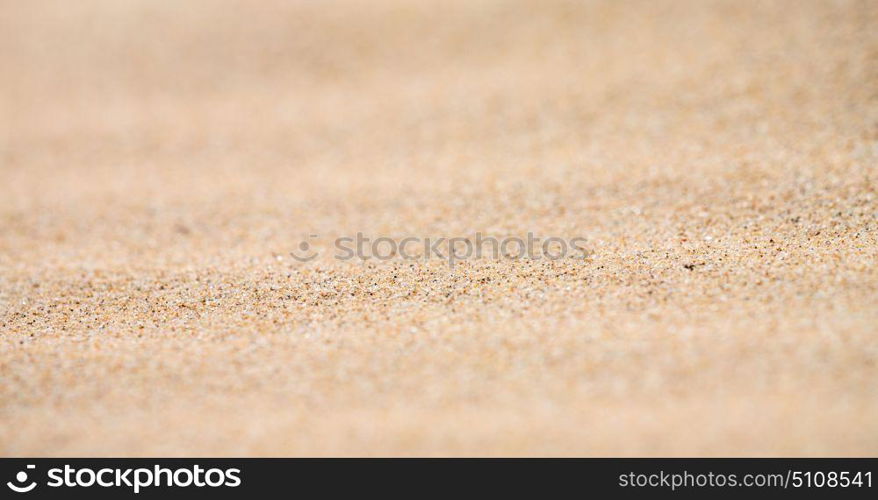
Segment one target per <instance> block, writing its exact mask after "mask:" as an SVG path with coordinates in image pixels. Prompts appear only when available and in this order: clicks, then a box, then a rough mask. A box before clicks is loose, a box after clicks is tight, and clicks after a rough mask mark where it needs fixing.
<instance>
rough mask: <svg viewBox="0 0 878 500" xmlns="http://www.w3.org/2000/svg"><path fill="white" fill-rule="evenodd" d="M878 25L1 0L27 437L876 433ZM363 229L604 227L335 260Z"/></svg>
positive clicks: (547, 11) (7, 433) (676, 443)
mask: <svg viewBox="0 0 878 500" xmlns="http://www.w3.org/2000/svg"><path fill="white" fill-rule="evenodd" d="M876 26H878V3H876V2H874V1H871V0H861V1H856V0H854V1H832V2H830V1H826V2H816V1H789V2H751V1H740V0H731V1H722V2H718V1H674V2H671V1H626V2H621V1H620V2H595V1H585V2H574V1H546V0H534V1H532V2H521V1H482V2H475V1H464V0H461V1H455V2H449V1H441V2H439V1H437V2H435V3H428V2H411V1H402V0H400V1H382V2H376V1H372V0H369V1H366V0H363V1H345V2H340V1H330V2H306V1H301V2H278V3H274V2H255V3H254V2H243V1H241V2H239V1H222V2H220V1H212V2H206V1H205V2H198V1H187V2H170V1H169V2H153V1H146V0H144V1H120V0H106V1H81V2H61V1H58V2H43V1H39V2H17V1H11V0H9V1H3V2H0V155H2V156H0V162H2V163H0V231H2V236H0V452H2V453H3V454H4V455H72V454H87V455H144V454H154V455H178V454H196V455H218V454H231V455H250V454H254V455H257V454H258V455H299V454H305V455H327V454H345V455H375V454H392V455H446V454H454V455H457V454H465V455H496V454H510V455H518V454H536V455H616V454H624V455H631V454H647V455H694V454H705V455H776V454H783V455H787V454H789V455H817V454H820V455H822V454H827V455H838V454H853V455H874V454H876V453H878V364H876V360H878V268H876V256H878V242H876V228H878V219H876V218H878V198H876V176H878V172H876V165H878V129H876V127H878V125H876V124H878V29H876ZM357 231H362V232H364V233H366V234H369V235H373V236H379V235H387V236H392V237H400V236H405V235H418V236H471V235H473V234H474V233H475V232H477V231H481V232H483V233H486V234H492V235H496V236H508V235H523V234H526V233H527V232H528V231H533V232H534V233H537V234H538V235H543V236H549V235H558V236H562V237H573V236H584V237H586V238H588V240H589V245H590V247H591V249H592V250H593V251H594V252H595V253H594V256H593V257H591V258H589V259H587V260H563V261H555V262H547V261H527V260H517V261H516V260H501V261H490V260H482V261H476V262H468V263H464V264H461V265H459V266H457V267H455V268H454V269H453V270H449V269H448V267H447V266H446V265H445V264H443V263H441V262H439V261H434V262H428V263H422V262H419V263H410V262H402V261H393V262H387V263H381V262H373V263H367V264H365V265H363V264H360V263H354V262H337V261H335V260H333V259H332V258H330V257H329V255H330V254H331V252H330V247H331V245H332V240H333V238H334V237H336V236H339V235H346V234H352V233H356V232H357ZM311 233H315V234H318V235H319V236H318V237H317V238H315V239H314V240H313V243H314V246H315V247H316V248H318V249H323V250H324V252H323V255H322V256H321V257H320V258H318V259H317V260H316V261H314V262H312V263H310V264H300V263H298V262H296V261H294V260H292V259H291V258H290V257H289V255H288V253H289V251H290V250H293V249H294V248H295V246H296V245H297V244H298V242H299V241H300V240H301V238H302V237H303V236H307V235H308V234H311Z"/></svg>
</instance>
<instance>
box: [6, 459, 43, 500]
mask: <svg viewBox="0 0 878 500" xmlns="http://www.w3.org/2000/svg"><path fill="white" fill-rule="evenodd" d="M36 467H37V466H36V465H32V464H28V465H27V468H28V469H35V468H36ZM15 481H16V482H15V483H13V482H12V481H8V482H7V483H6V486H9V489H11V490H12V491H14V492H16V493H27V492H28V491H30V490H32V489H34V488H36V487H37V483H36V481H31V483H30V484H28V485H24V483H25V482H26V481H27V471H23V470H22V471H18V474H16V475H15ZM16 483H18V484H16Z"/></svg>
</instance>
